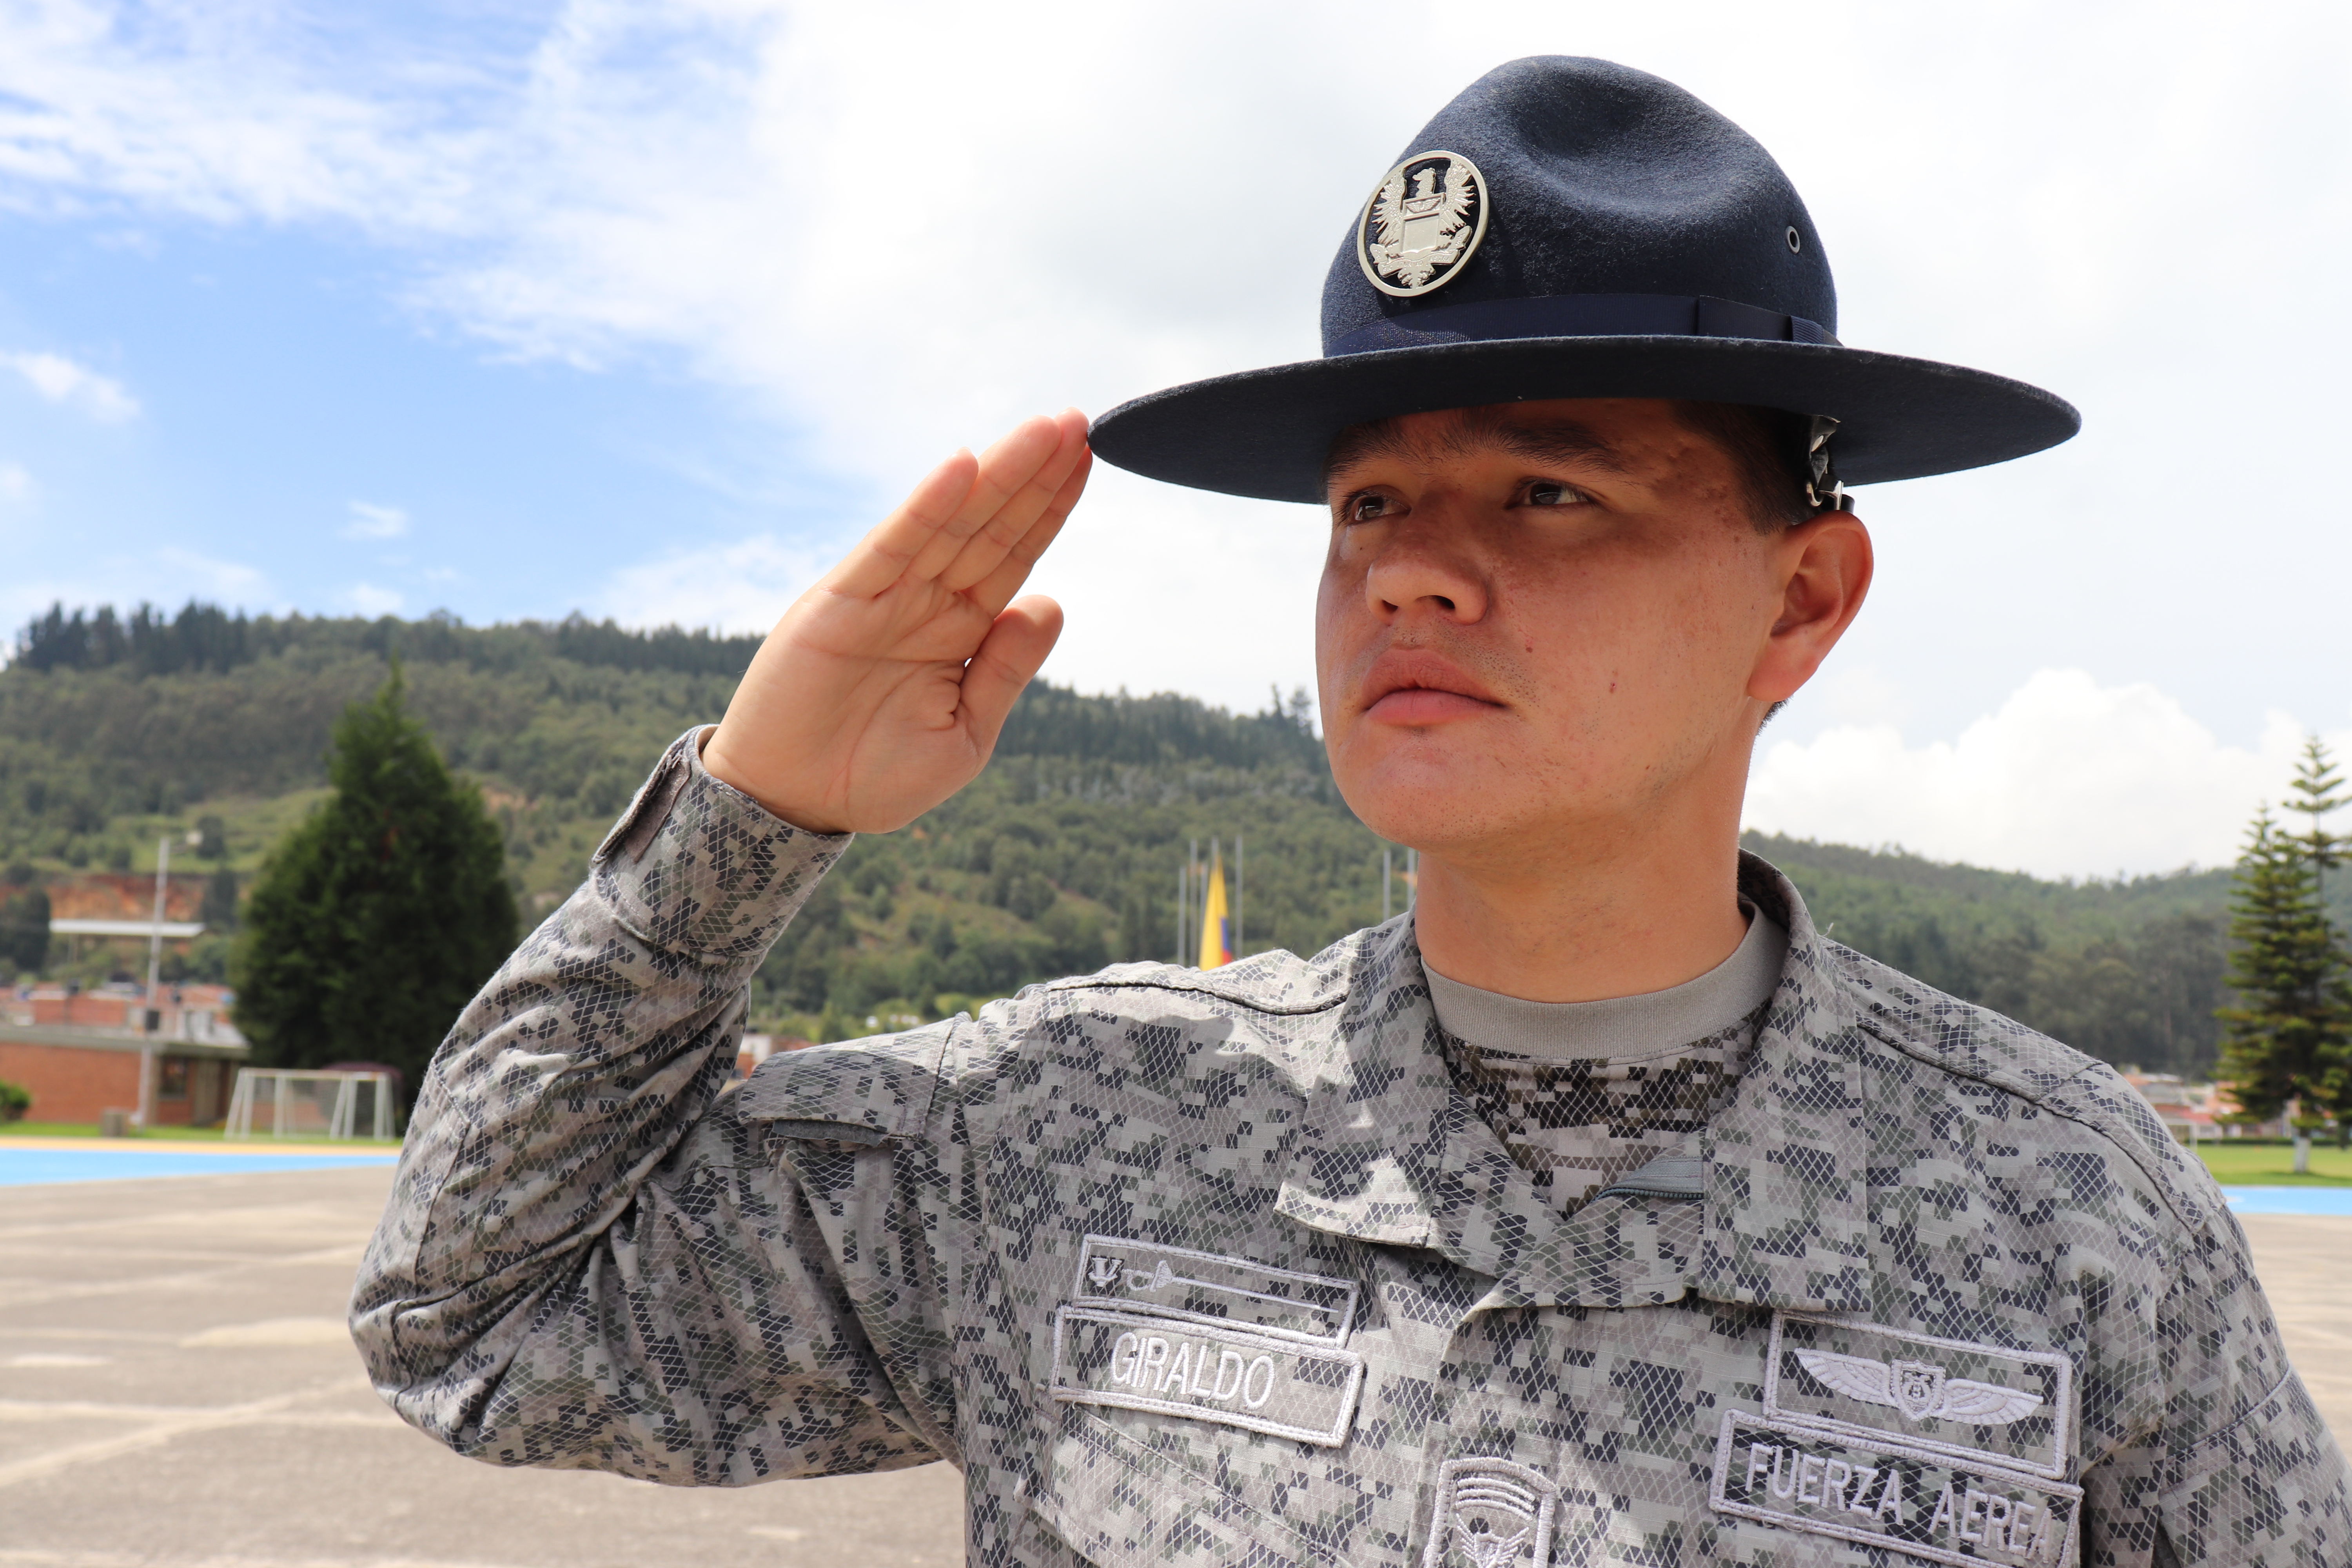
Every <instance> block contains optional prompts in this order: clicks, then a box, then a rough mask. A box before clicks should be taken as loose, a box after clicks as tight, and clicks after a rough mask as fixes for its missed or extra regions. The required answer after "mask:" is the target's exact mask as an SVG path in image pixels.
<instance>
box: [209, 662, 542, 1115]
mask: <svg viewBox="0 0 2352 1568" xmlns="http://www.w3.org/2000/svg"><path fill="white" fill-rule="evenodd" d="M403 696H404V685H403V680H402V677H401V671H400V667H399V665H398V664H397V663H395V664H394V666H393V671H392V678H391V679H389V680H387V681H385V682H384V684H383V689H381V690H379V691H378V692H377V693H376V695H375V696H374V697H373V699H368V700H362V701H358V702H354V703H352V704H351V705H350V706H349V707H348V708H346V709H345V710H343V714H342V717H341V719H339V720H338V721H336V724H335V732H334V750H333V753H332V755H331V759H330V761H329V764H328V776H329V780H330V782H331V784H333V786H334V794H333V795H332V796H331V798H329V799H328V800H327V801H326V802H324V803H323V804H322V805H320V807H318V808H317V809H316V810H314V811H313V812H312V813H311V815H310V816H309V817H308V818H306V819H305V820H304V821H303V822H302V823H301V824H300V825H299V826H297V827H295V828H294V829H293V831H292V832H290V833H289V834H288V835H287V836H286V837H285V839H284V840H282V841H281V842H280V843H279V845H278V848H277V849H276V850H275V851H274V852H273V853H272V854H271V856H270V858H269V861H268V865H267V866H265V867H264V868H263V869H262V871H261V874H260V877H259V879H257V881H256V883H255V885H254V889H253V892H252V895H251V897H250V898H249V899H248V900H247V903H246V908H245V915H244V925H245V932H244V935H243V937H242V939H241V941H240V944H239V948H238V952H237V963H236V992H237V1001H236V1023H237V1027H238V1028H240V1029H242V1030H243V1031H245V1033H246V1034H247V1036H248V1037H250V1038H251V1039H252V1040H253V1042H254V1054H255V1058H256V1060H257V1061H258V1062H260V1063H262V1064H264V1065H268V1066H277V1067H318V1066H322V1065H324V1064H326V1063H329V1062H335V1061H345V1060H360V1061H376V1062H383V1063H386V1064H387V1065H389V1066H392V1067H395V1068H399V1069H400V1070H401V1073H402V1074H403V1076H404V1079H405V1088H406V1089H407V1091H408V1092H409V1093H411V1094H413V1093H414V1092H415V1089H416V1085H417V1083H418V1080H419V1079H421V1078H422V1077H423V1074H424V1070H425V1064H426V1062H428V1061H429V1060H430V1059H431V1058H432V1055H433V1051H434V1048H435V1047H436V1046H437V1045H438V1044H439V1043H440V1040H441V1037H442V1036H443V1035H445V1034H446V1033H447V1032H448V1029H449V1026H450V1025H452V1024H453V1023H455V1022H456V1021H457V1014H458V1012H459V1011H460V1010H461V1009H462V1008H463V1007H464V1006H465V1005H466V1003H467V999H468V998H470V997H471V996H472V995H473V994H474V993H475V992H476V991H477V990H478V989H480V987H481V984H482V983H483V982H484V981H485V980H488V978H489V977H490V975H491V973H493V972H495V971H496V970H497V968H498V966H499V963H501V962H502V961H503V960H504V959H505V958H506V956H507V954H508V952H510V951H511V950H512V949H513V947H514V944H515V939H516V930H515V927H516V920H515V903H514V894H513V892H512V890H511V889H509V887H508V885H507V879H506V865H505V853H504V850H503V847H502V845H501V841H500V838H499V830H498V826H497V825H496V824H495V823H493V822H492V821H491V820H490V818H489V816H488V814H487V813H486V812H485V811H484V810H483V808H482V797H481V791H480V790H479V789H478V787H477V786H476V785H474V784H471V783H469V782H467V781H465V780H462V779H459V778H457V777H456V776H455V775H453V774H452V773H450V772H449V769H448V768H447V767H446V765H445V764H444V763H443V762H442V760H441V754H440V752H438V751H436V749H435V747H434V744H433V741H432V738H431V737H430V736H429V735H427V734H426V733H425V727H424V726H423V725H422V724H420V723H418V722H417V721H415V719H414V718H412V717H410V716H409V714H408V713H407V711H406V710H405V708H404V702H403Z"/></svg>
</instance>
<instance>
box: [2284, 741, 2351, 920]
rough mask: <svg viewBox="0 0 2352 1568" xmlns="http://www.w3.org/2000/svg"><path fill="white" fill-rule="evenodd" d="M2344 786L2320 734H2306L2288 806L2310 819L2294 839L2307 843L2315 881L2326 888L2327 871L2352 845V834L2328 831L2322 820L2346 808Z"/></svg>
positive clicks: (2305, 855)
mask: <svg viewBox="0 0 2352 1568" xmlns="http://www.w3.org/2000/svg"><path fill="white" fill-rule="evenodd" d="M2343 788H2344V780H2343V777H2342V775H2341V774H2339V773H2337V772H2336V762H2335V759H2334V758H2332V757H2330V756H2329V755H2328V754H2327V748H2326V746H2323V745H2321V744H2320V742H2319V737H2318V736H2316V735H2310V736H2306V737H2305V740H2304V742H2303V756H2302V758H2301V759H2300V760H2299V761H2298V762H2296V763H2295V765H2294V783H2293V784H2289V785H2288V786H2287V790H2288V798H2287V801H2286V808H2287V809H2288V810H2289V811H2293V812H2298V813H2300V814H2302V816H2304V817H2305V820H2306V822H2307V823H2308V827H2307V829H2306V830H2305V832H2304V833H2303V834H2301V835H2300V836H2298V837H2296V838H2295V839H2294V842H2295V843H2297V844H2300V845H2301V846H2303V858H2305V860H2307V861H2309V862H2310V863H2311V868H2312V871H2313V872H2314V873H2315V876H2316V877H2317V878H2318V879H2319V881H2318V882H2317V883H2315V886H2318V887H2319V888H2320V890H2321V891H2323V892H2325V891H2326V887H2325V882H2326V875H2327V873H2328V872H2330V871H2333V870H2335V869H2336V868H2337V867H2338V866H2341V865H2343V864H2344V862H2345V859H2346V858H2347V857H2346V851H2347V849H2352V837H2346V836H2344V835H2343V834H2339V833H2330V832H2328V831H2327V828H2326V825H2325V824H2324V823H2323V822H2322V821H2321V820H2320V819H2321V818H2322V817H2324V816H2326V815H2327V814H2328V813H2329V812H2331V811H2336V810H2339V809H2341V808H2342V806H2343V805H2344V804H2345V802H2344V795H2343V793H2342V791H2343Z"/></svg>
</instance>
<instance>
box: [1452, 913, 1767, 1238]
mask: <svg viewBox="0 0 2352 1568" xmlns="http://www.w3.org/2000/svg"><path fill="white" fill-rule="evenodd" d="M1744 907H1745V908H1746V909H1747V911H1748V934H1747V936H1746V937H1744V938H1742V939H1741V941H1740V943H1739V946H1738V948H1736V949H1735V950H1733V952H1732V954H1731V956H1730V957H1728V958H1727V959H1725V960H1724V961H1723V962H1722V963H1719V964H1717V965H1716V967H1714V968H1713V969H1710V970H1708V971H1707V972H1706V973H1705V974H1702V975H1700V976H1699V977H1698V978H1697V979H1696V980H1690V981H1685V983H1684V984H1680V985H1675V986H1671V987H1669V988H1668V989H1666V990H1664V991H1653V992H1649V993H1646V994H1643V995H1639V996H1616V997H1611V998H1609V999H1607V1000H1605V1001H1600V1002H1529V1001H1526V1000H1524V999H1522V998H1520V997H1517V996H1506V995H1503V994H1500V993H1498V992H1494V991H1482V990H1480V989H1478V988H1477V987H1476V986H1475V985H1465V984H1462V983H1461V982H1460V981H1458V980H1449V979H1447V978H1446V977H1445V976H1444V975H1443V974H1440V973H1437V971H1435V970H1433V969H1431V968H1430V967H1429V965H1428V962H1427V960H1426V959H1424V960H1423V964H1422V969H1423V973H1424V974H1425V975H1426V976H1427V978H1428V981H1429V1000H1430V1005H1431V1006H1432V1008H1433V1010H1434V1011H1435V1013H1436V1015H1437V1025H1438V1029H1439V1031H1440V1033H1441V1036H1442V1037H1443V1039H1444V1055H1445V1062H1446V1068H1447V1070H1448V1071H1449V1072H1450V1073H1451V1074H1452V1075H1453V1077H1454V1087H1455V1088H1456V1089H1459V1090H1460V1091H1461V1092H1462V1093H1463V1095H1464V1096H1465V1098H1467V1099H1468V1100H1470V1101H1471V1103H1472V1104H1473V1105H1474V1106H1475V1107H1476V1109H1477V1111H1478V1114H1479V1115H1480V1116H1481V1117H1483V1118H1484V1119H1485V1120H1486V1123H1487V1125H1488V1126H1490V1127H1492V1128H1493V1129H1494V1131H1495V1134H1496V1137H1497V1138H1498V1139H1499V1140H1500V1141H1501V1142H1502V1144H1503V1147H1504V1149H1505V1151H1506V1152H1508V1153H1509V1154H1510V1156H1511V1158H1512V1159H1513V1160H1514V1161H1516V1162H1517V1163H1518V1164H1519V1165H1520V1166H1521V1167H1522V1168H1523V1169H1525V1170H1526V1171H1527V1172H1528V1174H1529V1176H1530V1177H1531V1178H1532V1179H1533V1180H1534V1182H1535V1184H1536V1186H1537V1188H1538V1190H1539V1191H1541V1192H1542V1193H1543V1194H1544V1195H1545V1196H1546V1198H1547V1199H1549V1201H1550V1202H1551V1203H1552V1204H1553V1205H1554V1206H1555V1207H1558V1208H1560V1209H1562V1210H1573V1209H1575V1208H1576V1207H1578V1206H1579V1205H1581V1204H1583V1203H1584V1202H1585V1201H1586V1200H1587V1199H1588V1198H1590V1197H1591V1195H1592V1194H1594V1193H1596V1192H1598V1191H1599V1190H1600V1189H1601V1187H1603V1186H1605V1185H1606V1184H1608V1183H1610V1182H1611V1181H1612V1180H1614V1179H1616V1178H1617V1177H1618V1176H1620V1175H1622V1174H1624V1173H1627V1172H1629V1171H1632V1170H1634V1169H1636V1168H1638V1167H1640V1166H1642V1165H1644V1164H1646V1163H1649V1162H1650V1161H1651V1160H1653V1159H1655V1158H1657V1157H1658V1156H1659V1155H1661V1154H1679V1153H1683V1152H1686V1145H1688V1143H1689V1142H1690V1136H1691V1134H1692V1133H1694V1132H1696V1131H1697V1130H1698V1129H1699V1128H1701V1127H1703V1126H1705V1125H1706V1121H1707V1118H1709V1117H1710V1116H1712V1115H1714V1114H1715V1112H1716V1111H1717V1110H1719V1109H1720V1108H1721V1107H1722V1106H1723V1105H1724V1104H1726V1103H1727V1102H1728V1101H1729V1100H1730V1098H1731V1095H1732V1091H1733V1090H1734V1089H1736V1088H1737V1086H1738V1079H1739V1074H1740V1072H1741V1070H1742V1069H1743V1068H1745V1067H1746V1065H1747V1059H1748V1051H1749V1048H1750V1047H1753V1046H1754V1044H1755V1041H1756V1033H1757V1029H1758V1026H1759V1024H1760V1023H1761V1022H1762V1019H1763V1016H1764V1013H1765V1009H1766V1006H1767V1005H1768V1004H1769V1002H1770V1000H1771V998H1772V994H1773V993H1774V992H1775V991H1776V990H1778V989H1779V986H1780V970H1781V966H1782V965H1783V963H1785V962H1786V961H1787V957H1788V951H1789V933H1788V932H1787V931H1785V930H1783V929H1782V928H1781V927H1780V925H1779V924H1778V923H1777V922H1776V921H1773V920H1772V918H1771V917H1770V916H1769V915H1766V914H1763V913H1761V912H1760V911H1759V910H1756V909H1755V908H1754V906H1752V905H1744Z"/></svg>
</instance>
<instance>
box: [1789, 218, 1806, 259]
mask: <svg viewBox="0 0 2352 1568" xmlns="http://www.w3.org/2000/svg"><path fill="white" fill-rule="evenodd" d="M1787 238H1788V241H1789V254H1790V255H1791V256H1795V255H1797V254H1799V253H1800V252H1801V251H1802V250H1803V249H1804V248H1805V237H1804V236H1803V235H1801V234H1799V233H1798V232H1797V226H1796V225H1795V224H1790V226H1789V233H1788V236H1787Z"/></svg>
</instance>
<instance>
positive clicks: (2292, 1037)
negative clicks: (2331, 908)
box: [2219, 806, 2352, 1172]
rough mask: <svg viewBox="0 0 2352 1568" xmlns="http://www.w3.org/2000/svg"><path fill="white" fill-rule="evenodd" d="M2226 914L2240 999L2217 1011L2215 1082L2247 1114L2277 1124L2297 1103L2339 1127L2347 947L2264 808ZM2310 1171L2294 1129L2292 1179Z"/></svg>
mask: <svg viewBox="0 0 2352 1568" xmlns="http://www.w3.org/2000/svg"><path fill="white" fill-rule="evenodd" d="M2314 828H2315V830H2316V828H2317V823H2316V820H2315V822H2314ZM2230 909H2231V920H2230V944H2231V945H2230V970H2229V982H2230V986H2231V990H2233V991H2235V992H2236V993H2237V998H2238V999H2237V1001H2236V1003H2235V1004H2233V1005H2231V1006H2227V1007H2223V1008H2221V1009H2219V1013H2220V1016H2221V1020H2222V1022H2223V1024H2224V1025H2225V1026H2226V1033H2225V1036H2224V1038H2223V1043H2222V1047H2221V1076H2222V1077H2224V1078H2226V1079H2229V1080H2230V1081H2231V1084H2232V1086H2233V1087H2234V1089H2235V1091H2236V1094H2237V1098H2238V1104H2239V1106H2240V1108H2241V1109H2242V1110H2245V1111H2246V1112H2247V1113H2248V1114H2250V1115H2252V1116H2256V1117H2263V1118H2268V1117H2273V1116H2276V1115H2278V1114H2280V1112H2282V1111H2283V1110H2286V1109H2287V1107H2288V1105H2289V1102H2291V1101H2294V1102H2300V1107H2301V1110H2302V1111H2303V1113H2304V1114H2305V1116H2306V1117H2307V1116H2308V1115H2309V1114H2310V1113H2311V1112H2312V1111H2314V1110H2320V1109H2323V1108H2325V1109H2328V1110H2335V1111H2336V1113H2337V1116H2338V1126H2339V1128H2340V1127H2341V1125H2342V1116H2343V1113H2344V1111H2345V1110H2352V1105H2347V1100H2352V1095H2347V1089H2352V984H2347V982H2346V977H2345V964H2346V954H2345V952H2344V946H2343V943H2342V942H2340V941H2339V940H2338V939H2337V937H2336V931H2335V929H2334V927H2333V926H2332V925H2331V924H2330V923H2329V921H2328V919H2327V911H2326V907H2325V906H2324V905H2322V904H2321V902H2320V899H2319V868H2318V866H2317V865H2316V864H2315V863H2314V860H2313V858H2312V857H2311V855H2310V854H2309V853H2308V851H2307V848H2306V846H2305V844H2304V843H2303V841H2302V840H2301V839H2299V838H2297V837H2295V836H2294V835H2292V834H2287V833H2283V832H2281V831H2280V830H2279V826H2278V824H2277V823H2276V822H2275V821H2274V820H2273V818H2272V816H2271V814H2270V808H2269V807H2268V806H2264V807H2263V809H2262V810H2261V811H2260V812H2259V813H2257V814H2256V815H2255V817H2254V822H2253V826H2252V828H2251V829H2250V830H2249V832H2248V834H2247V837H2246V852H2245V854H2244V855H2243V856H2242V858H2240V859H2239V861H2238V870H2237V877H2236V884H2235V886H2234V887H2233V888H2232V889H2231V895H2230ZM2310 1163H2311V1155H2310V1139H2309V1136H2308V1134H2307V1133H2306V1132H2305V1131H2304V1130H2303V1129H2302V1128H2301V1127H2298V1128H2297V1130H2296V1133H2295V1148H2294V1164H2295V1169H2296V1171H2297V1172H2307V1171H2308V1170H2309V1169H2310Z"/></svg>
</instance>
